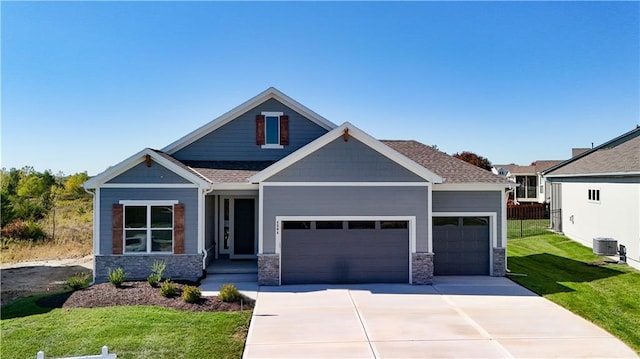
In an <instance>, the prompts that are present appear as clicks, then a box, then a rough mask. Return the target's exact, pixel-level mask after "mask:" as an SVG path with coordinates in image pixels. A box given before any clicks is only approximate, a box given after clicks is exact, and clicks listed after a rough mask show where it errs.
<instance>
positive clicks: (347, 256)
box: [281, 229, 409, 284]
mask: <svg viewBox="0 0 640 359" xmlns="http://www.w3.org/2000/svg"><path fill="white" fill-rule="evenodd" d="M408 258H409V232H408V230H407V229H383V230H373V229H350V230H349V229H342V230H336V229H327V230H325V229H317V230H311V229H309V230H283V231H282V236H281V264H282V267H281V275H282V283H283V284H303V283H374V282H378V283H384V282H389V283H392V282H393V283H395V282H400V283H408V282H409V269H408V266H409V262H408Z"/></svg>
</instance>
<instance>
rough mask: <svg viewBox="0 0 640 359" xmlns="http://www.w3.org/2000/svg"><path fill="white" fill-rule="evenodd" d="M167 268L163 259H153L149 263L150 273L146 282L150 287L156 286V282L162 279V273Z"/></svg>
mask: <svg viewBox="0 0 640 359" xmlns="http://www.w3.org/2000/svg"><path fill="white" fill-rule="evenodd" d="M166 268H167V264H166V263H165V262H164V261H154V262H153V264H152V265H151V274H149V276H148V277H147V282H149V284H150V285H151V286H152V287H154V288H155V287H157V286H158V283H160V281H161V280H162V274H163V273H164V270H165V269H166Z"/></svg>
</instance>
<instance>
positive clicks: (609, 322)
mask: <svg viewBox="0 0 640 359" xmlns="http://www.w3.org/2000/svg"><path fill="white" fill-rule="evenodd" d="M507 251H508V267H509V270H510V271H511V273H517V274H526V276H510V277H509V278H510V279H511V280H513V281H515V282H517V283H518V284H520V285H522V286H524V287H526V288H528V289H530V290H532V291H534V292H536V293H538V294H540V295H542V296H544V297H545V298H547V299H549V300H551V301H553V302H555V303H557V304H559V305H561V306H563V307H565V308H567V309H569V310H570V311H572V312H574V313H576V314H578V315H580V316H582V317H583V318H586V319H587V320H590V321H591V322H593V323H595V324H596V325H598V326H600V327H601V328H603V329H605V330H607V331H608V332H609V333H611V334H613V335H615V336H616V337H618V338H620V339H621V340H622V341H624V342H625V343H627V344H628V345H629V346H630V347H631V348H633V350H635V351H636V352H638V353H639V354H640V330H639V328H640V272H639V271H637V270H634V269H633V268H631V267H628V266H626V265H619V264H611V263H605V258H603V257H599V256H597V255H595V254H593V253H592V250H591V248H588V247H585V246H583V245H581V244H579V243H577V242H574V241H572V240H570V239H568V238H567V237H565V236H562V235H558V234H551V233H547V234H544V235H538V236H532V237H526V238H518V239H509V241H508V247H507Z"/></svg>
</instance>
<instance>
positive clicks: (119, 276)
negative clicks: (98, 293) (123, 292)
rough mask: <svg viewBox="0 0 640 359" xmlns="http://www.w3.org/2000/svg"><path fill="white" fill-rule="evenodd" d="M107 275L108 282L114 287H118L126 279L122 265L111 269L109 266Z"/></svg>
mask: <svg viewBox="0 0 640 359" xmlns="http://www.w3.org/2000/svg"><path fill="white" fill-rule="evenodd" d="M108 276H109V282H110V283H111V284H113V286H114V287H116V288H120V287H121V286H122V283H124V281H125V280H126V279H127V274H126V273H125V272H124V269H122V267H118V268H116V269H115V270H111V268H109V272H108Z"/></svg>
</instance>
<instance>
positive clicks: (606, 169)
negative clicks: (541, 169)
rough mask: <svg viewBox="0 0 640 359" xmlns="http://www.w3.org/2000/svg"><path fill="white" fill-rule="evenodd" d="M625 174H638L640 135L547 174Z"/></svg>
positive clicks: (639, 168)
mask: <svg viewBox="0 0 640 359" xmlns="http://www.w3.org/2000/svg"><path fill="white" fill-rule="evenodd" d="M627 172H629V173H638V172H640V133H637V134H636V135H635V137H632V138H631V139H629V140H627V141H625V142H622V143H618V144H617V145H615V146H605V147H603V148H599V149H597V150H595V151H594V152H591V153H589V154H587V155H585V156H584V157H581V158H578V159H575V160H573V161H571V162H569V163H567V164H566V165H564V166H562V167H559V168H558V169H556V170H553V171H550V172H549V174H550V175H554V176H555V175H578V174H601V173H627Z"/></svg>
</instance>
